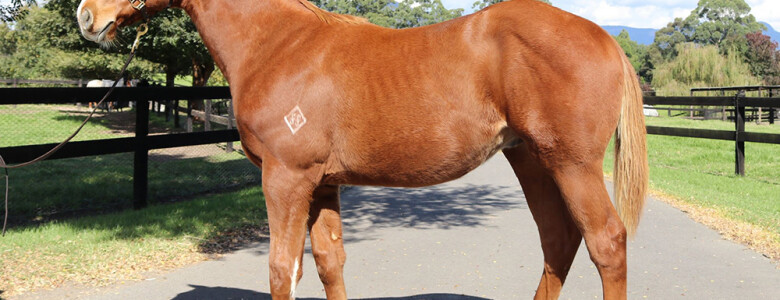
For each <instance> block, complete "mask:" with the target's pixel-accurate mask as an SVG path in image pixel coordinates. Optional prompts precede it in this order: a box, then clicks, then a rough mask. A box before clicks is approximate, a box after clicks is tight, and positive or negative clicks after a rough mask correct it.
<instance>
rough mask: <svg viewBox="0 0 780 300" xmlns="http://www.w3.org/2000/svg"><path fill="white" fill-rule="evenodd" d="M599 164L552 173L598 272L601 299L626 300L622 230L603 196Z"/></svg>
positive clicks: (562, 167)
mask: <svg viewBox="0 0 780 300" xmlns="http://www.w3.org/2000/svg"><path fill="white" fill-rule="evenodd" d="M601 164H602V162H601V160H596V161H592V162H589V163H581V164H562V165H559V166H558V167H556V168H554V169H553V170H552V173H553V178H555V182H556V183H557V184H558V188H559V189H560V191H561V195H562V196H563V199H564V201H565V203H566V206H567V207H568V208H569V212H570V213H571V216H572V220H574V223H575V224H577V227H578V228H579V229H580V232H581V233H582V236H583V237H584V238H585V244H586V245H587V246H588V252H589V253H590V259H591V260H592V261H593V263H594V264H595V265H596V268H598V270H599V274H600V275H601V284H602V286H603V289H604V299H626V229H625V227H624V226H623V223H622V222H621V221H620V219H619V218H618V215H617V211H615V208H614V206H612V202H611V201H610V199H609V195H608V194H607V190H606V187H605V186H604V175H603V173H602V169H601Z"/></svg>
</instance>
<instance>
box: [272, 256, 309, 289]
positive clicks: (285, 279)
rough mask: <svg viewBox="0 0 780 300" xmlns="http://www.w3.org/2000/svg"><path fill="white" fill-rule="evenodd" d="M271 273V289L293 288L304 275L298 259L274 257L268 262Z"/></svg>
mask: <svg viewBox="0 0 780 300" xmlns="http://www.w3.org/2000/svg"><path fill="white" fill-rule="evenodd" d="M268 267H269V270H270V273H271V290H272V291H280V290H289V291H290V292H292V290H294V289H295V285H296V283H297V282H298V280H300V278H301V276H302V275H303V269H302V268H301V263H300V261H299V260H298V259H294V260H292V261H287V260H278V259H272V260H271V261H269V263H268Z"/></svg>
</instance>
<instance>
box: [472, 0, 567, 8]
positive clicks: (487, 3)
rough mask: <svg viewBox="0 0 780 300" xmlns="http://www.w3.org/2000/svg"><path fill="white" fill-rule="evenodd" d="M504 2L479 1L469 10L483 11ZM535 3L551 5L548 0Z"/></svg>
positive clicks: (500, 0) (502, 0) (495, 0)
mask: <svg viewBox="0 0 780 300" xmlns="http://www.w3.org/2000/svg"><path fill="white" fill-rule="evenodd" d="M504 1H507V0H480V1H477V2H474V4H472V5H471V8H473V9H474V10H478V9H483V8H485V7H488V6H491V5H493V4H496V3H501V2H504ZM537 1H541V2H544V3H547V4H552V3H550V1H549V0H537Z"/></svg>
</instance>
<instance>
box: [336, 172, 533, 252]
mask: <svg viewBox="0 0 780 300" xmlns="http://www.w3.org/2000/svg"><path fill="white" fill-rule="evenodd" d="M341 205H342V208H341V212H342V218H343V222H344V230H345V234H344V238H345V242H356V241H361V240H365V239H370V238H371V237H372V236H373V234H371V232H374V231H375V230H377V229H383V228H416V229H431V228H435V229H456V228H462V227H478V226H484V225H485V224H484V223H485V221H486V220H488V219H489V218H491V216H492V215H493V214H494V213H496V212H500V211H506V210H508V209H513V208H522V209H525V208H527V203H526V201H525V198H524V196H523V193H522V191H521V190H520V186H519V185H517V186H511V187H510V186H490V185H473V184H469V185H462V186H453V185H447V184H445V185H439V186H433V187H427V188H416V189H402V188H378V187H354V188H351V189H349V190H347V191H344V192H343V193H342V196H341Z"/></svg>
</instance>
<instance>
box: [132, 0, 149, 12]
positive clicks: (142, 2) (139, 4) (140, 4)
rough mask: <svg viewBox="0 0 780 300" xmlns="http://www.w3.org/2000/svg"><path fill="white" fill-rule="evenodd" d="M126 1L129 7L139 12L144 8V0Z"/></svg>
mask: <svg viewBox="0 0 780 300" xmlns="http://www.w3.org/2000/svg"><path fill="white" fill-rule="evenodd" d="M127 1H128V2H130V6H132V7H133V8H135V9H136V10H139V11H141V10H143V9H144V8H145V7H146V0H127ZM136 2H138V5H136V4H135V3H136Z"/></svg>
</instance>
